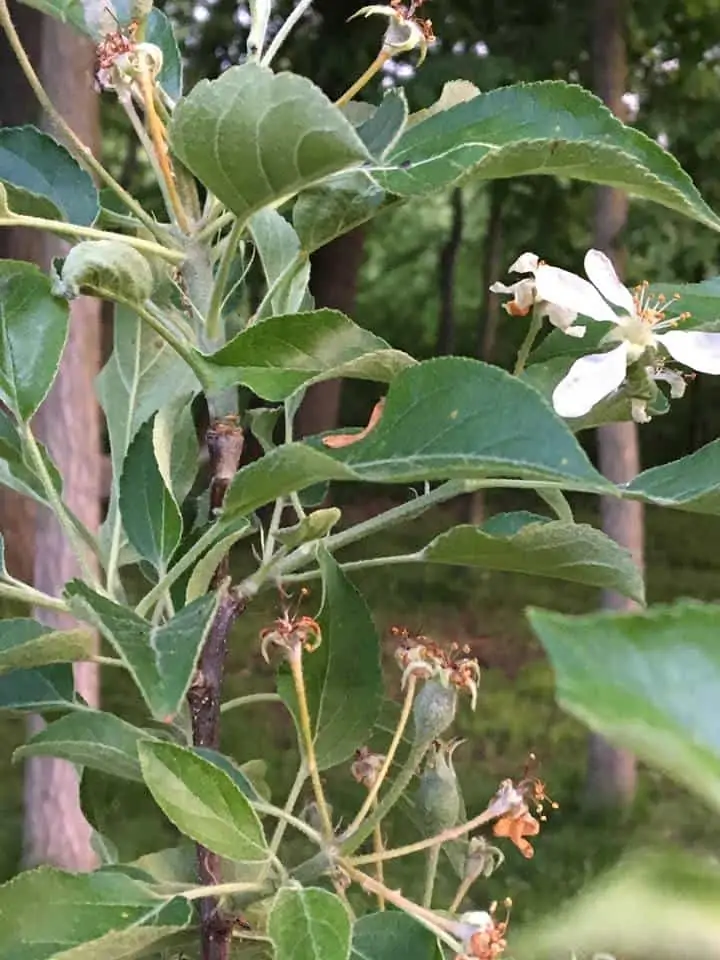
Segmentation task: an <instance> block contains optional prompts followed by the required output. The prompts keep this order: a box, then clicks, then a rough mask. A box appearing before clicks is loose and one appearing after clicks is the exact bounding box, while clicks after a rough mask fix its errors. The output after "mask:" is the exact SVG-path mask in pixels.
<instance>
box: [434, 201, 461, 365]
mask: <svg viewBox="0 0 720 960" xmlns="http://www.w3.org/2000/svg"><path fill="white" fill-rule="evenodd" d="M450 210H451V214H452V215H451V220H450V233H449V235H448V238H447V240H446V241H445V243H444V244H443V247H442V250H441V251H440V257H439V262H438V281H439V287H440V318H439V320H440V322H439V324H438V335H437V345H436V347H435V353H436V354H437V355H438V356H439V357H442V356H447V355H448V354H452V353H455V268H456V266H457V256H458V252H459V250H460V244H461V243H462V232H463V197H462V190H461V189H460V187H455V189H454V190H453V191H452V193H451V194H450Z"/></svg>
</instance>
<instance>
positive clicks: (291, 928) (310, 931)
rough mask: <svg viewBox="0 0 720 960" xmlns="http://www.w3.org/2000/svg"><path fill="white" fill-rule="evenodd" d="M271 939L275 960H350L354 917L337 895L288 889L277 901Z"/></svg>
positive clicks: (270, 924)
mask: <svg viewBox="0 0 720 960" xmlns="http://www.w3.org/2000/svg"><path fill="white" fill-rule="evenodd" d="M268 936H269V937H270V939H271V941H272V945H273V957H274V958H275V960H348V956H349V953H350V937H351V928H350V916H349V914H348V912H347V910H346V909H345V906H344V904H343V902H342V900H340V898H339V897H336V896H335V894H334V893H330V892H329V891H327V890H321V889H319V888H316V887H297V888H291V887H285V888H283V889H282V890H280V891H279V892H278V894H277V896H276V897H275V900H274V901H273V905H272V908H271V910H270V916H269V917H268Z"/></svg>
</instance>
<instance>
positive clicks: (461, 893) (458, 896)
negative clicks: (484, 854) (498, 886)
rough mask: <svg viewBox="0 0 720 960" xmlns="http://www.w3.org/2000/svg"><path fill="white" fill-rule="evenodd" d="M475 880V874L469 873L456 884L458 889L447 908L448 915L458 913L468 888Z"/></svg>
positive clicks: (476, 876)
mask: <svg viewBox="0 0 720 960" xmlns="http://www.w3.org/2000/svg"><path fill="white" fill-rule="evenodd" d="M477 878H478V875H477V873H470V874H468V876H467V877H463V879H462V880H461V881H460V883H459V884H458V888H457V890H456V892H455V896H454V897H453V902H452V903H451V904H450V906H449V908H448V909H449V912H450V913H457V912H458V910H459V909H460V906H461V904H462V902H463V900H464V899H465V897H466V896H467V894H468V891H469V890H470V887H471V886H472V885H473V884H474V883H475V881H476V880H477Z"/></svg>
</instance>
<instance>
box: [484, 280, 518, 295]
mask: <svg viewBox="0 0 720 960" xmlns="http://www.w3.org/2000/svg"><path fill="white" fill-rule="evenodd" d="M515 286H516V284H514V283H513V284H512V285H511V286H508V285H507V284H506V283H500V281H499V280H496V281H495V283H493V285H492V286H491V287H490V293H515Z"/></svg>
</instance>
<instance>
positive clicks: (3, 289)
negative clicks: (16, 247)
mask: <svg viewBox="0 0 720 960" xmlns="http://www.w3.org/2000/svg"><path fill="white" fill-rule="evenodd" d="M67 333H68V305H67V303H66V302H65V301H64V300H62V299H61V298H59V297H55V296H53V294H52V291H51V287H50V280H49V278H48V277H46V276H45V274H44V273H41V271H40V270H38V268H37V267H35V266H33V265H32V264H29V263H22V262H20V261H16V260H3V261H2V262H0V400H2V401H3V402H4V403H6V404H7V406H8V407H9V408H10V409H11V410H12V411H13V413H15V414H16V416H17V417H18V418H19V419H20V420H29V419H30V417H32V415H33V414H34V413H35V411H36V410H37V408H38V407H39V406H40V404H41V403H42V402H43V400H44V399H45V397H46V396H47V393H48V390H49V389H50V387H51V386H52V383H53V380H54V379H55V374H56V373H57V369H58V366H59V364H60V358H61V357H62V353H63V350H64V348H65V341H66V339H67Z"/></svg>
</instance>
